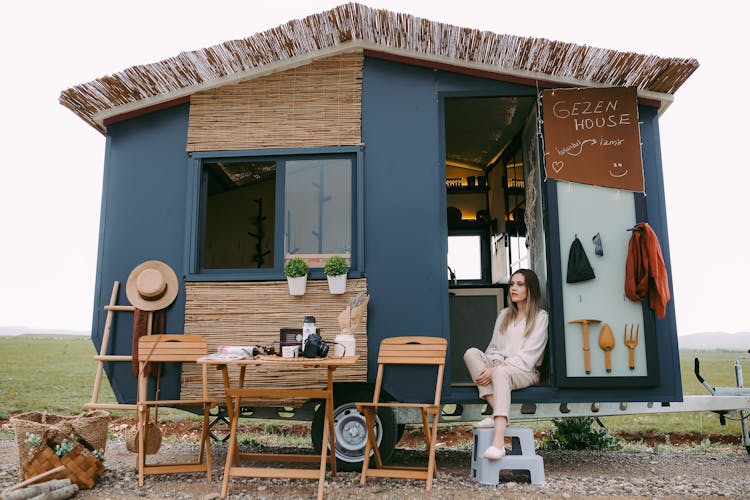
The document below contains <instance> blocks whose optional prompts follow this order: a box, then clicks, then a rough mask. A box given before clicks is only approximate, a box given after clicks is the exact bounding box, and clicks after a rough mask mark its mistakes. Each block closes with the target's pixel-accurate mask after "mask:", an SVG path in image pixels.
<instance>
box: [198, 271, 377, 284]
mask: <svg viewBox="0 0 750 500" xmlns="http://www.w3.org/2000/svg"><path fill="white" fill-rule="evenodd" d="M347 277H348V278H350V279H357V278H364V277H365V273H363V272H357V271H349V273H348V274H347ZM307 279H308V280H311V281H323V280H325V279H326V276H325V275H324V274H323V271H322V270H321V271H318V272H314V271H313V272H311V273H310V274H309V275H308V277H307ZM185 281H186V282H212V281H213V282H224V281H286V276H284V274H283V273H279V272H277V271H274V270H268V271H234V270H231V271H219V270H217V271H207V272H204V273H195V274H187V275H185Z"/></svg>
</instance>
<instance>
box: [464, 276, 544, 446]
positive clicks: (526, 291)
mask: <svg viewBox="0 0 750 500" xmlns="http://www.w3.org/2000/svg"><path fill="white" fill-rule="evenodd" d="M508 293H509V295H510V305H509V306H508V307H506V308H505V309H503V310H502V311H500V314H498V316H497V320H496V321H495V328H494V329H493V332H492V340H491V341H490V345H489V346H487V349H486V350H485V351H484V352H482V351H480V350H479V349H477V348H475V347H472V348H470V349H468V350H467V351H466V353H465V354H464V363H466V367H467V368H468V369H469V373H471V378H472V380H474V382H475V383H476V384H477V388H478V389H479V397H481V398H484V399H486V400H487V403H488V404H489V405H490V406H491V407H492V416H489V417H487V418H485V419H484V420H482V421H481V422H478V423H476V424H474V427H494V428H495V435H494V437H493V439H492V445H491V446H490V447H489V448H487V450H486V451H485V452H484V457H485V458H487V459H489V460H499V459H500V458H502V457H503V456H505V446H504V439H505V428H506V427H507V426H508V413H509V412H510V391H512V390H516V389H523V388H524V387H529V386H530V385H534V384H536V383H537V382H539V372H538V371H537V367H538V366H539V365H541V364H542V359H543V358H544V348H545V346H546V345H547V323H548V318H547V312H546V311H545V310H544V309H542V303H541V292H540V287H539V279H538V278H537V276H536V274H535V273H534V271H531V270H530V269H519V270H518V271H516V272H514V273H513V274H512V275H511V277H510V283H509V289H508Z"/></svg>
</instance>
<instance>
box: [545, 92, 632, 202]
mask: <svg viewBox="0 0 750 500" xmlns="http://www.w3.org/2000/svg"><path fill="white" fill-rule="evenodd" d="M542 112H543V113H544V116H543V119H544V146H545V153H546V156H545V167H546V171H547V177H550V178H552V179H559V180H563V181H570V182H578V183H581V184H591V185H594V186H601V187H610V188H616V189H625V190H628V191H638V192H643V191H644V184H643V160H642V158H641V136H640V131H639V129H638V97H637V94H636V90H635V88H634V87H627V88H626V87H612V88H589V89H554V90H545V91H544V92H543V94H542Z"/></svg>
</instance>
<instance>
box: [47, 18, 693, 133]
mask: <svg viewBox="0 0 750 500" xmlns="http://www.w3.org/2000/svg"><path fill="white" fill-rule="evenodd" d="M352 47H355V48H356V47H361V48H370V49H373V50H378V48H382V49H383V50H386V51H388V52H389V53H396V54H401V55H404V56H407V57H416V58H424V59H429V60H440V61H442V62H447V63H450V62H454V63H455V64H457V65H458V66H465V65H469V66H477V67H481V68H482V69H483V70H485V71H496V72H497V73H499V74H502V73H511V74H515V75H518V74H519V73H522V74H526V75H528V77H530V78H539V79H542V80H546V81H548V82H550V81H551V82H555V81H560V82H563V83H565V84H567V85H571V84H580V85H591V86H593V85H598V86H601V85H606V86H634V87H637V88H638V89H640V90H642V91H649V92H654V93H659V94H664V95H666V96H668V95H670V94H674V92H675V91H676V90H677V89H678V88H679V87H680V86H681V85H682V84H683V83H684V82H685V81H686V80H687V78H688V77H689V76H690V75H691V74H692V73H693V72H694V71H695V70H696V69H697V68H698V61H697V60H695V59H691V58H688V59H686V58H662V57H658V56H654V55H643V54H636V53H633V52H620V51H616V50H609V49H602V48H597V47H589V46H586V45H577V44H573V43H565V42H559V41H551V40H547V39H544V38H529V37H521V36H515V35H501V34H496V33H491V32H488V31H479V30H475V29H470V28H462V27H458V26H453V25H450V24H445V23H439V22H433V21H429V20H427V19H422V18H419V17H414V16H411V15H408V14H401V13H395V12H391V11H388V10H381V9H373V8H370V7H367V6H365V5H362V4H357V3H349V4H345V5H340V6H337V7H334V8H333V9H331V10H328V11H325V12H322V13H319V14H314V15H311V16H308V17H305V18H304V19H295V20H292V21H289V22H288V23H286V24H284V25H281V26H278V27H276V28H272V29H270V30H267V31H263V32H261V33H257V34H255V35H252V36H250V37H248V38H244V39H241V40H231V41H227V42H224V43H221V44H219V45H214V46H212V47H208V48H204V49H200V50H195V51H190V52H182V53H180V54H179V55H177V56H175V57H171V58H169V59H165V60H163V61H159V62H155V63H152V64H145V65H139V66H133V67H131V68H127V69H125V70H123V71H121V72H119V73H116V74H114V75H108V76H104V77H101V78H99V79H96V80H93V81H91V82H88V83H83V84H80V85H76V86H75V87H71V88H69V89H67V90H65V91H63V92H62V93H61V94H60V98H59V100H60V103H61V104H62V105H63V106H65V107H67V108H69V109H70V110H72V111H73V112H74V113H75V114H77V115H78V116H80V117H81V118H82V119H83V120H84V121H86V122H87V123H89V124H90V125H91V126H93V127H94V128H96V129H97V130H99V131H101V132H102V133H104V132H105V126H104V125H103V123H102V122H103V119H102V118H101V116H97V114H100V113H105V112H109V111H110V110H114V109H115V108H117V107H118V106H125V105H127V106H126V107H125V108H124V109H123V113H124V112H127V111H132V110H133V109H138V107H139V104H142V107H146V106H148V105H151V104H156V103H160V102H164V101H168V100H171V99H173V98H177V97H184V96H185V95H189V94H190V93H192V89H193V88H195V91H198V90H205V89H206V88H210V87H211V85H212V84H214V85H215V86H218V85H223V84H224V83H228V82H229V81H232V82H233V81H234V80H231V78H232V77H235V76H236V77H237V78H250V77H252V76H253V74H254V72H259V71H262V70H263V69H264V68H267V67H269V66H270V65H273V64H275V63H283V62H285V61H290V60H303V59H307V58H313V57H320V56H321V55H322V54H325V55H331V54H332V53H335V51H336V49H341V50H342V51H343V50H350V49H351V48H352ZM545 77H546V78H545Z"/></svg>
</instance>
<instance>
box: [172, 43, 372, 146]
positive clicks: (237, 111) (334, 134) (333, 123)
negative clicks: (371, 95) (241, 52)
mask: <svg viewBox="0 0 750 500" xmlns="http://www.w3.org/2000/svg"><path fill="white" fill-rule="evenodd" d="M363 61H364V57H363V55H362V53H361V52H358V53H350V54H342V55H338V56H334V57H327V58H325V59H319V60H316V61H313V62H312V63H311V64H307V65H305V66H300V67H298V68H294V69H290V70H287V71H283V72H280V73H275V74H273V75H269V76H264V77H261V78H257V79H254V80H249V81H246V82H242V83H236V84H232V85H225V86H223V87H219V88H217V89H213V90H208V91H205V92H199V93H197V94H194V95H193V96H192V97H191V99H190V126H189V128H188V143H187V150H188V151H225V150H237V149H266V148H299V147H315V146H339V145H352V144H360V143H361V142H362V140H361V135H360V122H361V120H360V117H361V113H362V112H361V109H362V65H363Z"/></svg>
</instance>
